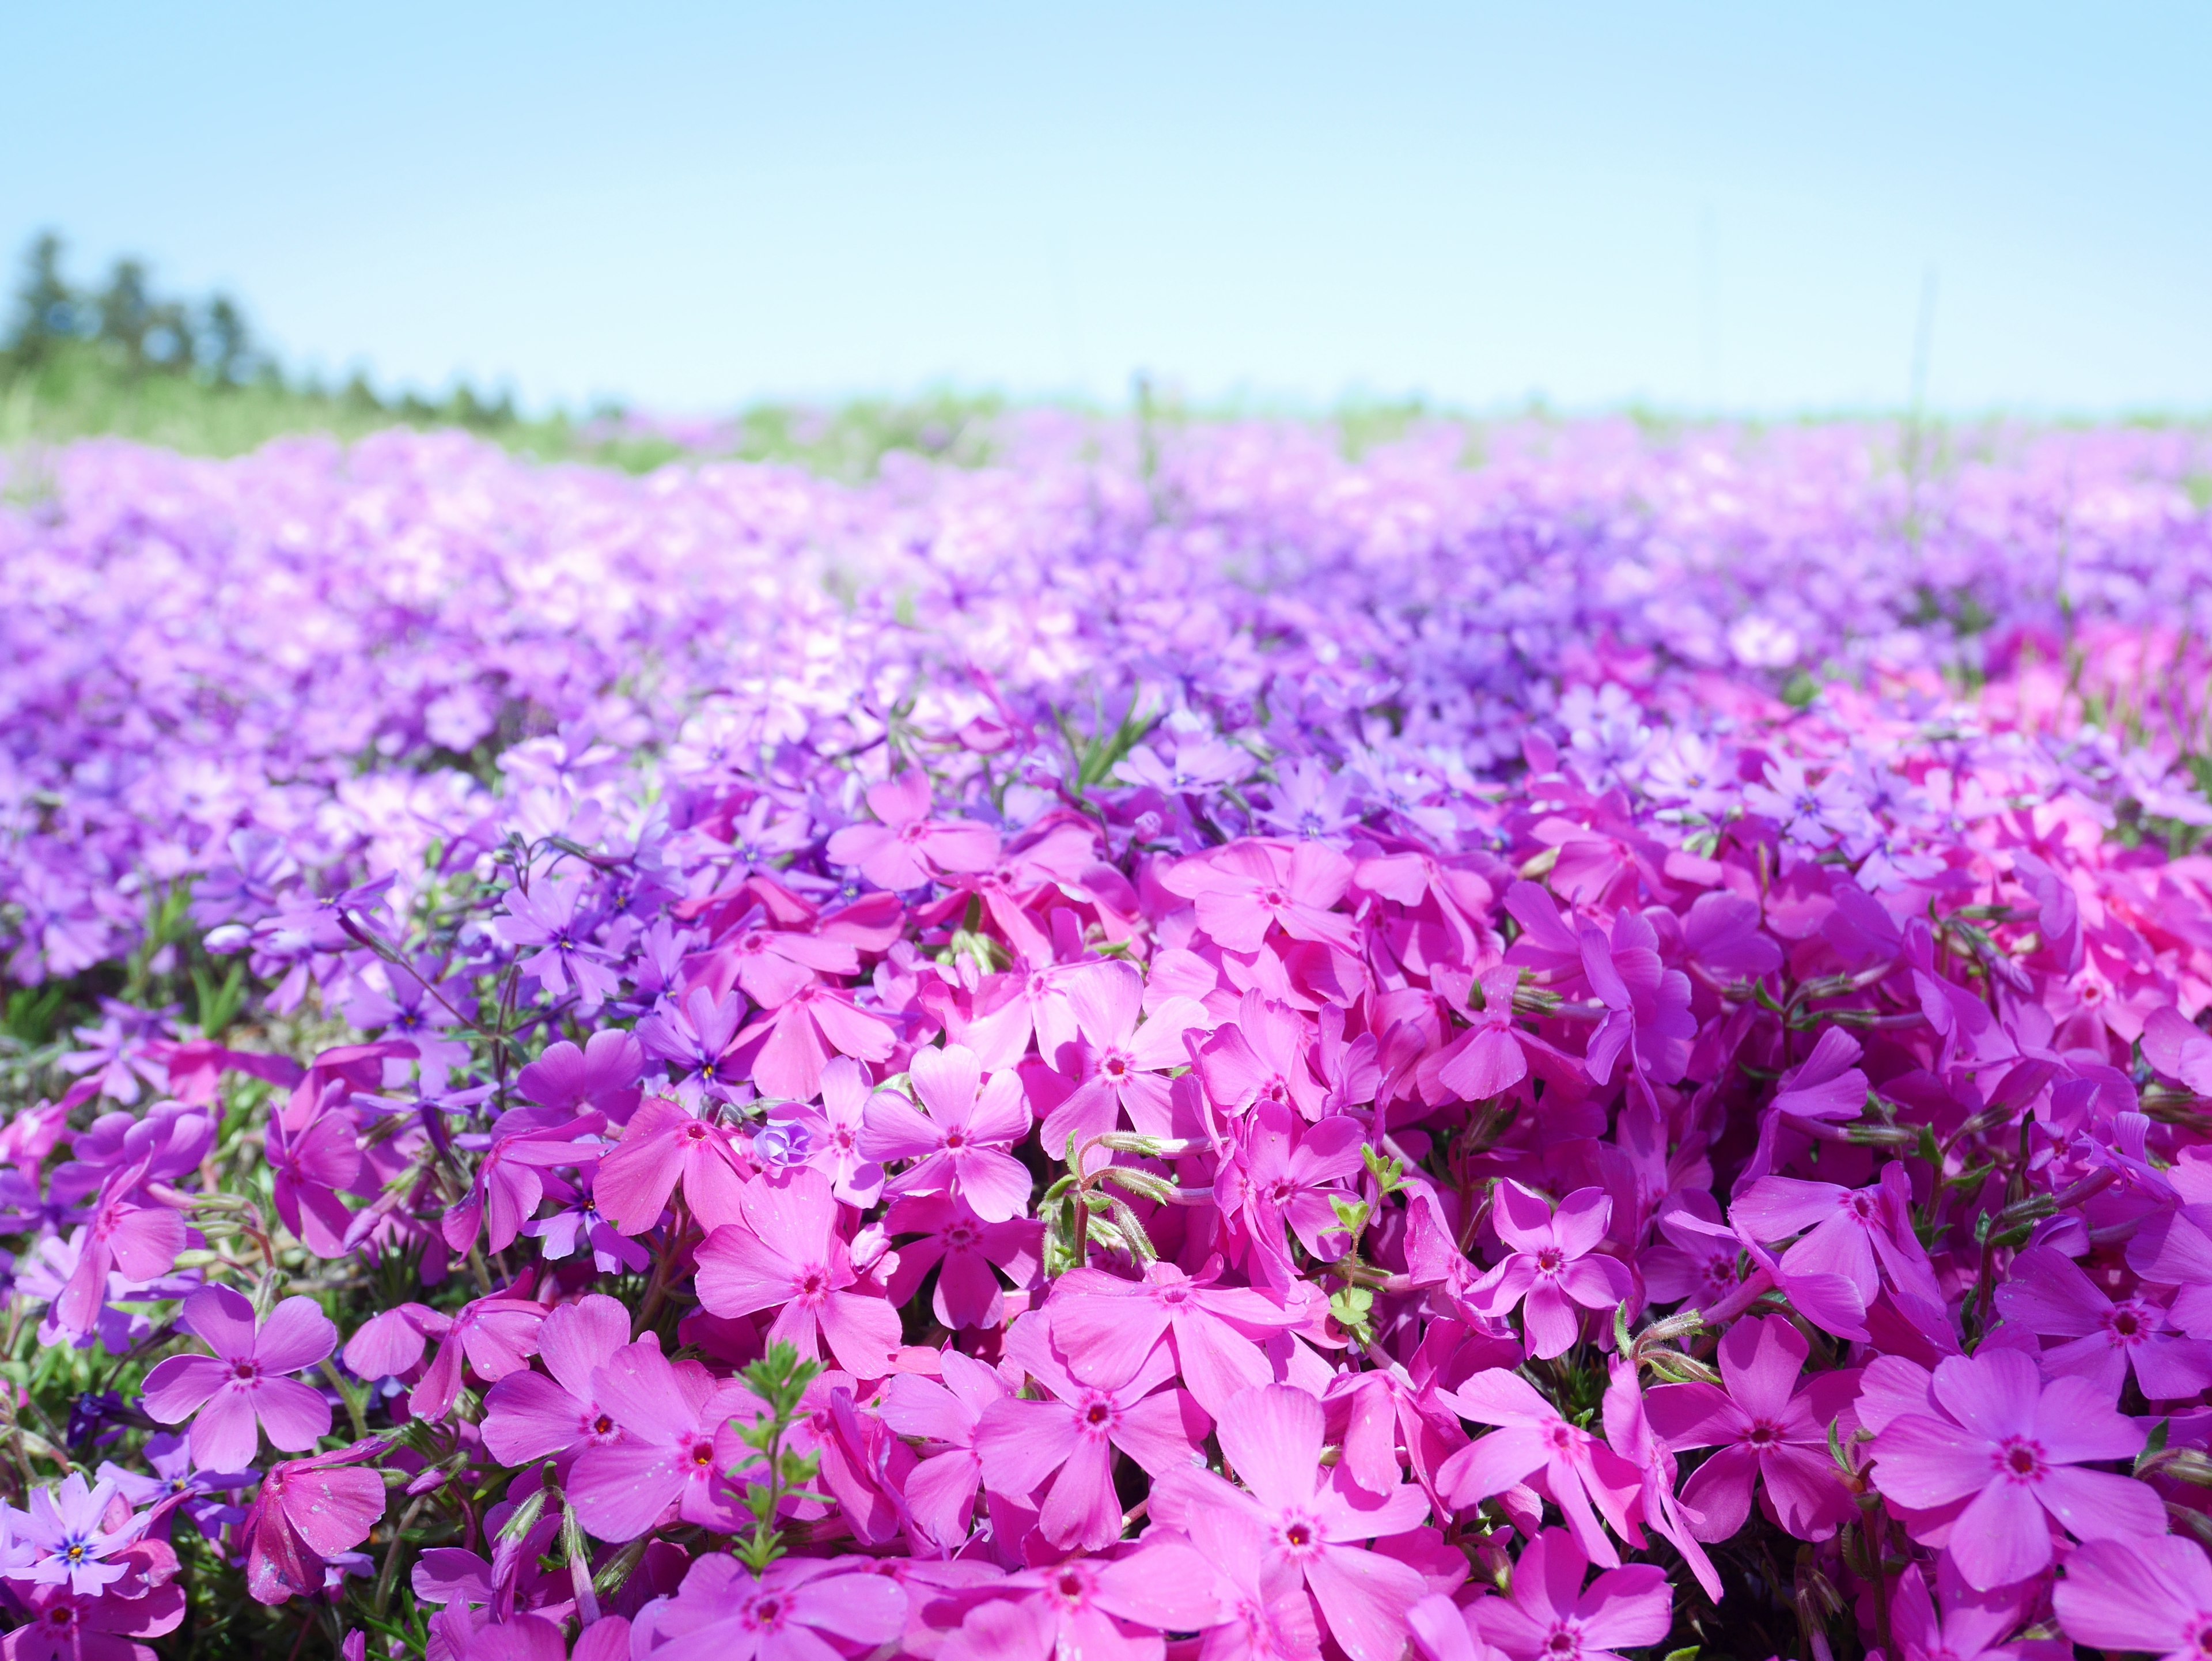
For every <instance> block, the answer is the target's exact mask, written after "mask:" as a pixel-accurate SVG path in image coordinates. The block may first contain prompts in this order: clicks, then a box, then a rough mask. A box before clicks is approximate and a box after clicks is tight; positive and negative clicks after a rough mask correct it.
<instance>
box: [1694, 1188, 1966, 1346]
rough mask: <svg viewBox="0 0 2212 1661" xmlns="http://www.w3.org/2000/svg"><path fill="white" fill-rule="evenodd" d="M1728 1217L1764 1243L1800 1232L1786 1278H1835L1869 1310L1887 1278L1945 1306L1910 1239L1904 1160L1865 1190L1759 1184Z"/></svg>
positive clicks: (1924, 1257)
mask: <svg viewBox="0 0 2212 1661" xmlns="http://www.w3.org/2000/svg"><path fill="white" fill-rule="evenodd" d="M1729 1216H1730V1217H1731V1218H1732V1219H1733V1220H1734V1221H1735V1225H1736V1226H1737V1227H1738V1228H1740V1229H1741V1230H1742V1231H1743V1232H1744V1233H1745V1234H1746V1235H1747V1237H1749V1238H1752V1239H1753V1240H1756V1241H1759V1243H1760V1244H1772V1243H1773V1242H1775V1241H1777V1240H1784V1239H1787V1238H1790V1236H1791V1235H1793V1234H1800V1233H1802V1235H1803V1237H1804V1238H1802V1239H1800V1240H1798V1241H1797V1243H1796V1244H1794V1245H1792V1246H1791V1247H1790V1249H1789V1250H1787V1251H1785V1252H1784V1253H1783V1254H1782V1258H1781V1266H1782V1268H1783V1269H1784V1270H1785V1271H1786V1272H1788V1273H1789V1274H1791V1275H1835V1276H1837V1277H1838V1279H1840V1280H1843V1281H1847V1282H1849V1283H1850V1286H1851V1287H1852V1288H1853V1289H1854V1290H1856V1291H1857V1293H1858V1295H1859V1298H1860V1300H1861V1302H1862V1304H1863V1305H1870V1304H1872V1303H1873V1302H1874V1300H1875V1295H1876V1294H1877V1293H1879V1292H1880V1291H1881V1286H1882V1276H1883V1275H1884V1274H1885V1273H1887V1275H1888V1277H1889V1281H1890V1283H1891V1284H1892V1285H1893V1286H1894V1287H1897V1289H1898V1290H1899V1291H1900V1292H1904V1293H1910V1294H1911V1295H1912V1296H1914V1297H1916V1298H1918V1299H1922V1300H1923V1301H1924V1302H1926V1303H1928V1304H1929V1305H1932V1306H1934V1307H1935V1308H1937V1309H1941V1308H1942V1307H1943V1293H1942V1289H1941V1288H1940V1287H1937V1285H1936V1271H1935V1270H1934V1269H1933V1268H1932V1267H1930V1265H1929V1262H1928V1252H1927V1249H1926V1248H1925V1247H1923V1245H1922V1244H1920V1240H1919V1237H1918V1236H1917V1235H1916V1234H1914V1233H1913V1232H1912V1189H1911V1183H1910V1181H1909V1180H1908V1179H1907V1177H1906V1176H1905V1166H1904V1165H1903V1163H1902V1162H1901V1161H1899V1160H1892V1161H1891V1162H1890V1163H1889V1164H1887V1165H1884V1166H1883V1167H1882V1171H1881V1181H1880V1182H1878V1183H1874V1184H1873V1185H1872V1186H1870V1187H1867V1188H1859V1189H1849V1188H1844V1187H1841V1186H1839V1185H1838V1184H1837V1183H1808V1182H1803V1181H1801V1180H1799V1179H1798V1178H1796V1177H1760V1178H1759V1180H1758V1181H1757V1182H1755V1183H1752V1184H1751V1186H1750V1187H1749V1188H1748V1189H1746V1190H1745V1191H1744V1192H1742V1193H1741V1194H1740V1195H1738V1196H1736V1198H1735V1202H1734V1203H1733V1204H1731V1205H1730V1206H1729Z"/></svg>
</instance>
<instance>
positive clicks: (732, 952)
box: [706, 910, 860, 1008]
mask: <svg viewBox="0 0 2212 1661" xmlns="http://www.w3.org/2000/svg"><path fill="white" fill-rule="evenodd" d="M753 916H755V917H756V918H758V917H759V916H760V913H759V911H758V910H755V911H754V913H753ZM706 961H707V965H708V970H707V972H708V974H709V975H710V976H711V977H712V984H713V985H714V987H715V988H717V989H726V988H727V986H728V984H729V983H730V982H731V981H732V980H733V979H734V980H735V981H736V982H737V984H738V989H739V990H741V991H742V992H744V995H745V996H747V997H748V998H750V999H751V1000H752V1001H754V1002H755V1003H757V1004H759V1005H760V1006H762V1007H763V1008H772V1007H775V1005H777V1004H780V1003H783V1002H785V1001H787V1000H789V999H790V998H791V997H792V995H793V994H795V993H796V992H798V991H799V989H801V988H802V987H807V986H811V985H813V984H814V983H815V982H816V981H817V980H818V979H820V978H821V977H824V976H829V975H851V974H854V973H856V972H858V970H859V969H860V953H859V952H856V951H855V950H854V946H853V943H852V942H851V941H850V940H829V939H825V938H824V937H823V936H822V935H820V934H812V933H810V932H808V931H807V930H805V929H800V928H769V927H768V926H766V923H765V922H762V923H761V924H760V926H758V927H755V928H744V929H742V930H740V931H739V932H738V933H737V934H732V935H730V936H728V937H727V938H726V939H724V940H719V941H717V942H716V943H715V946H714V951H713V952H710V953H709V954H708V958H707V959H706Z"/></svg>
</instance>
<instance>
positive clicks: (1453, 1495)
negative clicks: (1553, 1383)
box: [1437, 1367, 1644, 1575]
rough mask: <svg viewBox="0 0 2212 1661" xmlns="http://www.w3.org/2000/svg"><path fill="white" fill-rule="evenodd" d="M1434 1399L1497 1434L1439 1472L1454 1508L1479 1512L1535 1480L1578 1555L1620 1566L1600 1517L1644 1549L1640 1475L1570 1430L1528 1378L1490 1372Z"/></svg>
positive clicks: (1496, 1369) (1601, 1446) (1499, 1369)
mask: <svg viewBox="0 0 2212 1661" xmlns="http://www.w3.org/2000/svg"><path fill="white" fill-rule="evenodd" d="M1437 1400H1438V1401H1440V1402H1443V1404H1444V1406H1446V1407H1448V1408H1449V1409H1451V1410H1452V1411H1453V1412H1455V1413H1456V1414H1458V1415H1459V1416H1460V1417H1461V1418H1462V1419H1471V1420H1473V1421H1474V1422H1475V1423H1476V1424H1479V1425H1495V1426H1496V1427H1498V1428H1497V1429H1495V1430H1493V1431H1492V1432H1491V1433H1490V1434H1488V1435H1487V1436H1482V1437H1478V1438H1477V1439H1475V1440H1474V1441H1473V1442H1471V1443H1469V1444H1468V1445H1467V1446H1465V1447H1463V1448H1462V1449H1460V1450H1459V1451H1458V1452H1456V1453H1455V1454H1453V1455H1452V1456H1451V1457H1450V1458H1449V1459H1447V1460H1445V1461H1444V1463H1443V1465H1442V1466H1441V1467H1440V1468H1438V1469H1437V1488H1438V1489H1440V1490H1441V1491H1442V1493H1443V1497H1444V1499H1445V1500H1447V1501H1448V1502H1449V1504H1450V1505H1451V1506H1452V1507H1453V1509H1455V1510H1463V1509H1465V1508H1466V1507H1468V1506H1476V1505H1480V1504H1481V1502H1482V1501H1483V1500H1487V1499H1488V1498H1490V1496H1491V1495H1492V1494H1503V1493H1504V1492H1505V1491H1506V1489H1508V1488H1511V1487H1513V1486H1514V1485H1515V1484H1516V1483H1517V1482H1526V1481H1528V1479H1529V1478H1531V1477H1533V1478H1534V1479H1535V1483H1532V1484H1531V1486H1535V1484H1536V1483H1541V1488H1539V1489H1538V1491H1539V1492H1540V1493H1541V1494H1543V1495H1544V1496H1545V1497H1546V1498H1547V1499H1549V1500H1551V1502H1552V1503H1553V1505H1555V1506H1558V1507H1559V1511H1560V1512H1561V1514H1562V1515H1564V1516H1565V1518H1566V1519H1567V1526H1568V1527H1569V1528H1570V1529H1571V1530H1573V1531H1574V1536H1575V1538H1576V1540H1577V1542H1580V1545H1581V1549H1582V1555H1583V1556H1585V1557H1587V1558H1589V1559H1592V1560H1594V1561H1597V1562H1599V1563H1602V1564H1605V1565H1607V1567H1611V1566H1613V1565H1614V1564H1617V1563H1619V1562H1620V1553H1619V1552H1617V1551H1615V1550H1614V1549H1613V1542H1612V1541H1610V1540H1609V1539H1607V1537H1606V1533H1605V1530H1604V1529H1603V1528H1602V1527H1601V1526H1600V1525H1599V1523H1598V1517H1599V1515H1600V1514H1602V1515H1603V1516H1604V1518H1605V1520H1606V1521H1607V1523H1609V1524H1612V1525H1613V1530H1614V1531H1615V1532H1616V1533H1618V1534H1619V1535H1620V1536H1621V1537H1622V1538H1623V1539H1624V1540H1626V1541H1627V1542H1629V1543H1630V1544H1631V1545H1641V1544H1642V1543H1643V1538H1644V1536H1643V1534H1642V1531H1641V1530H1639V1529H1638V1527H1637V1524H1636V1521H1635V1518H1636V1515H1637V1502H1638V1499H1639V1497H1640V1496H1641V1494H1642V1493H1643V1489H1644V1478H1643V1475H1642V1474H1641V1473H1640V1472H1639V1471H1638V1469H1637V1468H1636V1467H1635V1466H1634V1465H1632V1464H1631V1463H1629V1462H1628V1461H1627V1460H1626V1459H1624V1458H1622V1457H1620V1455H1619V1454H1618V1453H1615V1452H1614V1451H1613V1450H1612V1449H1611V1448H1609V1447H1607V1445H1605V1444H1604V1443H1603V1442H1601V1441H1600V1440H1599V1439H1597V1438H1596V1437H1595V1436H1593V1435H1591V1434H1590V1433H1589V1432H1588V1431H1586V1430H1584V1429H1583V1428H1582V1427H1580V1426H1578V1425H1573V1424H1570V1423H1569V1422H1568V1421H1567V1419H1566V1417H1565V1415H1563V1414H1562V1413H1561V1412H1560V1411H1559V1409H1558V1408H1556V1407H1554V1406H1553V1405H1552V1403H1551V1402H1547V1401H1546V1400H1545V1399H1544V1398H1543V1397H1542V1396H1540V1395H1538V1394H1537V1393H1536V1389H1535V1386H1534V1385H1533V1384H1530V1383H1529V1382H1528V1380H1527V1379H1525V1378H1521V1377H1520V1376H1519V1375H1518V1374H1516V1373H1512V1372H1507V1371H1505V1370H1504V1368H1503V1367H1492V1368H1489V1369H1487V1370H1486V1371H1484V1372H1478V1373H1476V1374H1475V1375H1474V1377H1473V1378H1469V1379H1468V1381H1467V1382H1466V1383H1465V1384H1462V1385H1461V1386H1460V1387H1459V1388H1458V1389H1457V1390H1440V1391H1438V1392H1437ZM1576 1573H1577V1575H1579V1574H1580V1573H1581V1571H1580V1570H1579V1569H1577V1571H1576Z"/></svg>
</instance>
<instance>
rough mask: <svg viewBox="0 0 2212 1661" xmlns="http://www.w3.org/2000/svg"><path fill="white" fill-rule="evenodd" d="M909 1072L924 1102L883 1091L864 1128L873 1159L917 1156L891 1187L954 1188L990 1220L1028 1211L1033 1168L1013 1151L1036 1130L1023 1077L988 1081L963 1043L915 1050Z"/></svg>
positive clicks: (901, 1190) (864, 1146) (865, 1147)
mask: <svg viewBox="0 0 2212 1661" xmlns="http://www.w3.org/2000/svg"><path fill="white" fill-rule="evenodd" d="M908 1072H909V1074H910V1076H911V1077H912V1078H913V1080H914V1090H915V1095H916V1096H917V1097H919V1098H921V1105H920V1106H919V1107H917V1106H915V1104H913V1103H910V1102H908V1100H907V1099H906V1098H904V1097H902V1096H901V1095H900V1094H899V1093H898V1092H896V1091H895V1090H880V1091H878V1092H876V1094H875V1095H874V1096H873V1097H872V1098H870V1100H869V1102H868V1104H867V1109H866V1116H865V1118H864V1120H863V1123H862V1129H861V1132H860V1152H861V1153H863V1154H864V1155H866V1157H867V1158H869V1159H882V1160H886V1161H888V1160H891V1159H913V1160H915V1164H914V1165H912V1166H911V1167H910V1168H908V1170H906V1171H901V1172H900V1173H899V1174H898V1175H897V1176H896V1177H892V1178H891V1179H890V1182H888V1183H885V1184H884V1187H885V1190H886V1191H887V1192H889V1193H892V1194H935V1193H942V1192H945V1190H947V1189H950V1190H951V1191H952V1192H953V1193H956V1194H958V1195H959V1196H962V1197H963V1199H965V1200H966V1201H967V1202H968V1203H969V1205H971V1206H973V1207H974V1208H975V1214H976V1215H978V1216H979V1217H981V1218H982V1219H984V1220H986V1221H987V1222H994V1223H1003V1222H1006V1221H1007V1220H1009V1219H1011V1218H1014V1217H1018V1216H1020V1215H1021V1214H1023V1212H1024V1211H1025V1210H1027V1209H1028V1208H1029V1202H1030V1186H1031V1184H1030V1172H1029V1167H1028V1166H1027V1165H1024V1164H1023V1163H1022V1162H1021V1161H1020V1160H1019V1159H1016V1158H1015V1157H1014V1156H1013V1155H1012V1153H1009V1152H1007V1150H1008V1149H1009V1148H1011V1147H1012V1146H1013V1145H1014V1143H1015V1142H1017V1141H1019V1140H1020V1139H1021V1137H1022V1135H1023V1134H1024V1132H1025V1131H1027V1130H1028V1129H1029V1128H1030V1110H1029V1104H1028V1103H1027V1101H1025V1100H1024V1098H1023V1093H1022V1081H1021V1077H1020V1075H1019V1074H1016V1073H1014V1072H1012V1071H1007V1072H1003V1073H994V1074H992V1075H991V1076H990V1078H989V1079H988V1080H985V1079H984V1077H983V1067H982V1063H981V1062H980V1061H978V1060H977V1059H976V1056H975V1051H974V1050H969V1049H968V1048H967V1047H966V1046H964V1045H962V1044H949V1045H947V1046H945V1048H944V1049H941V1050H939V1049H927V1050H916V1051H915V1057H914V1060H913V1062H911V1063H910V1064H909V1068H908Z"/></svg>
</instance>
